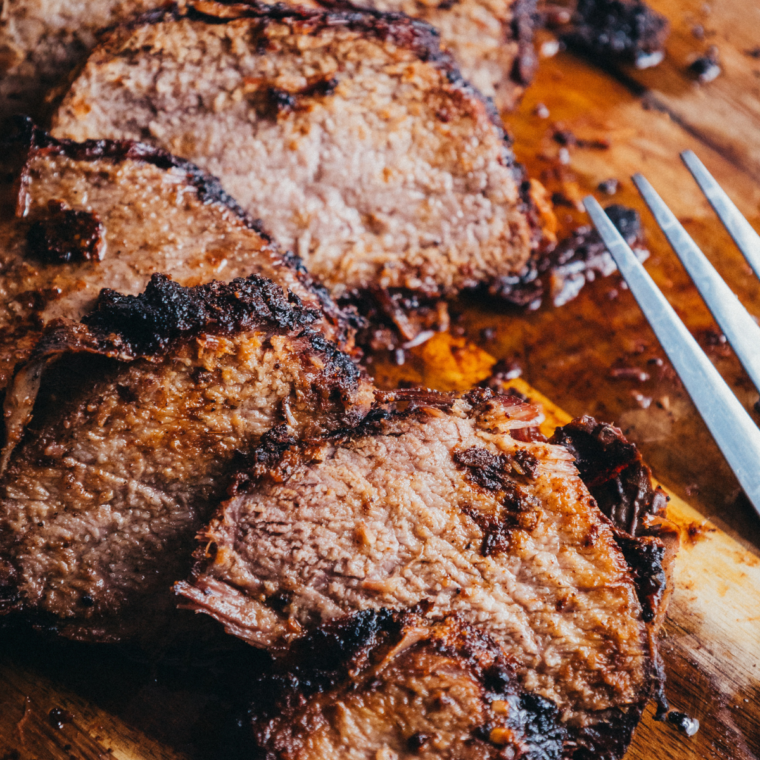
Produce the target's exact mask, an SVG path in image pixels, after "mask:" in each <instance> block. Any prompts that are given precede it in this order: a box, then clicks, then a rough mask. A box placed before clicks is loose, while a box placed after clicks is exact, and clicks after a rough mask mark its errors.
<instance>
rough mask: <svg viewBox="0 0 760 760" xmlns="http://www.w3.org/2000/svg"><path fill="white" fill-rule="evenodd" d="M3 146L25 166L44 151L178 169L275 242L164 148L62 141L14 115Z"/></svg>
mask: <svg viewBox="0 0 760 760" xmlns="http://www.w3.org/2000/svg"><path fill="white" fill-rule="evenodd" d="M0 145H2V148H3V149H4V150H5V151H6V152H7V153H8V154H9V155H10V154H12V153H17V154H19V155H21V156H24V161H25V163H26V162H28V158H29V157H31V156H32V155H33V154H35V153H38V152H40V153H42V152H44V153H46V154H47V155H54V156H66V157H67V158H71V159H72V160H74V161H98V160H106V161H113V162H114V163H117V164H118V163H122V162H124V161H140V162H142V163H146V164H151V165H153V166H155V167H157V168H159V169H164V170H166V169H176V170H178V171H181V172H182V173H183V174H184V175H185V179H186V181H187V182H188V184H190V185H192V186H193V187H195V189H196V190H197V192H198V197H199V198H200V199H201V201H203V202H204V203H219V204H221V205H223V206H226V207H227V208H228V209H229V210H230V211H232V212H233V213H234V214H235V215H236V216H237V217H239V218H240V220H241V221H242V222H243V223H244V224H246V226H248V227H250V228H251V229H252V230H254V231H255V232H257V233H258V234H259V235H260V236H261V237H262V238H264V240H266V241H267V242H268V243H271V242H272V238H271V237H270V236H269V235H268V234H267V232H266V231H265V230H264V229H263V228H262V226H261V222H259V221H258V220H256V219H253V218H252V217H251V216H250V214H248V212H246V211H245V210H244V209H243V208H241V206H239V205H238V203H237V202H236V201H235V200H234V199H233V198H232V197H230V196H229V195H228V194H227V193H226V192H225V191H224V190H223V189H222V186H221V184H220V183H219V180H217V179H216V178H215V177H212V176H211V175H209V174H206V173H205V172H203V171H201V169H199V168H198V167H197V166H196V165H195V164H193V163H192V162H190V161H186V160H184V159H182V158H177V157H176V156H173V155H171V153H167V152H166V151H165V150H162V149H161V148H155V147H153V146H152V145H147V144H146V143H138V142H133V141H131V140H85V141H84V142H81V143H78V142H74V141H73V140H66V139H62V140H59V139H56V138H55V137H53V136H51V135H50V134H48V133H47V132H46V131H45V130H44V129H40V128H39V127H38V126H36V125H35V124H34V122H33V121H32V120H31V119H30V118H29V117H27V116H14V117H13V118H12V119H11V120H10V129H9V134H8V136H7V137H5V138H4V139H3V141H2V143H0ZM19 183H20V188H19V194H20V198H19V205H20V207H21V208H23V197H22V194H23V190H24V175H23V173H22V175H21V177H20V179H19Z"/></svg>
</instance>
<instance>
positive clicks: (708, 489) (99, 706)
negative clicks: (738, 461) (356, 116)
mask: <svg viewBox="0 0 760 760" xmlns="http://www.w3.org/2000/svg"><path fill="white" fill-rule="evenodd" d="M651 4H652V5H653V6H654V7H656V8H658V9H659V10H661V11H662V12H663V13H665V14H666V15H667V16H668V18H669V19H670V21H671V25H672V35H671V38H670V41H669V43H668V58H667V59H666V61H665V62H664V63H663V64H662V65H661V66H660V67H658V68H657V69H654V70H651V71H644V72H636V71H633V70H624V69H619V68H612V69H610V70H608V71H602V70H600V69H599V68H595V67H594V66H591V65H589V64H587V63H586V62H584V61H582V60H580V59H578V58H575V57H572V56H570V55H569V54H564V53H561V54H560V55H558V56H556V57H553V58H545V59H543V60H542V62H541V69H540V72H539V75H538V78H537V81H536V82H535V84H534V85H533V86H532V87H531V89H529V91H528V93H527V95H526V97H525V100H524V102H523V104H522V106H521V108H520V111H519V112H518V113H517V114H512V115H508V116H506V117H505V122H506V124H507V125H508V127H509V129H510V130H511V131H512V133H513V134H514V135H515V137H516V152H517V154H518V157H519V159H520V160H521V161H523V162H524V163H525V164H526V166H527V167H528V170H529V172H530V174H531V176H534V177H537V178H540V179H542V180H543V181H544V182H545V183H546V184H547V186H548V187H549V189H550V191H551V192H556V193H558V195H557V200H558V201H559V202H560V205H558V206H557V209H558V214H559V217H560V222H561V224H562V226H563V228H564V229H569V228H570V227H572V226H573V225H575V224H577V223H579V222H580V221H583V215H582V214H581V213H580V212H579V211H578V209H577V208H575V207H574V204H577V201H578V200H579V199H580V198H581V197H582V195H584V194H585V193H587V192H595V191H596V187H597V185H598V183H599V182H601V181H603V180H606V179H608V178H611V177H614V178H616V179H618V180H620V190H619V192H618V193H617V194H616V195H615V196H612V197H609V198H608V199H607V201H608V202H617V203H623V204H625V205H629V206H633V207H635V208H637V209H639V210H640V211H641V213H642V218H643V219H644V223H645V227H646V231H647V239H648V247H649V249H650V250H651V252H652V255H651V256H650V259H649V260H648V262H647V268H648V269H649V271H650V273H652V275H653V277H654V278H655V280H656V281H657V283H658V284H659V285H660V287H661V288H662V289H663V291H664V292H665V293H666V295H667V296H668V298H669V299H670V300H671V302H672V303H673V304H674V305H675V307H676V309H677V310H678V311H679V313H680V314H681V315H682V317H683V318H684V319H685V321H686V323H687V325H688V326H689V328H690V329H691V330H692V332H693V333H694V334H695V335H696V336H697V338H698V340H699V341H700V343H701V344H702V345H703V347H704V348H705V349H706V351H707V352H708V354H709V355H710V357H711V358H712V359H713V361H714V362H715V363H716V365H717V366H718V368H719V370H720V371H721V373H722V374H723V375H724V377H725V378H726V379H727V381H728V382H729V384H730V385H731V387H732V388H733V389H734V391H735V392H736V393H737V395H738V396H739V398H740V399H741V400H742V402H743V403H744V404H745V405H746V406H747V408H748V409H750V410H751V409H752V407H753V405H754V404H755V402H756V401H757V400H758V394H757V393H756V391H755V390H754V389H753V388H752V386H751V384H750V383H749V382H748V380H747V378H746V376H745V375H744V373H743V371H742V369H741V367H740V366H739V364H738V362H737V361H736V359H735V357H734V356H733V354H732V353H731V352H730V350H729V349H728V348H727V347H726V346H725V344H724V343H723V342H722V341H721V339H720V335H719V333H718V332H717V331H716V326H715V324H714V322H713V321H712V318H711V316H710V315H709V312H708V311H707V309H706V308H705V307H704V305H703V304H702V302H701V301H700V299H699V297H698V295H697V294H696V293H695V291H694V288H693V286H692V285H691V283H690V282H689V280H688V277H687V276H686V275H685V273H684V272H683V270H682V268H681V267H680V265H679V264H678V262H677V260H676V259H675V257H674V255H673V254H672V252H671V251H670V249H669V248H668V246H667V243H666V242H665V241H664V239H663V238H662V236H661V234H660V233H659V232H658V231H657V230H656V229H655V228H654V226H653V225H652V224H651V222H650V219H649V217H648V215H647V214H646V212H645V210H644V208H643V205H642V203H641V202H640V200H639V199H638V197H637V195H636V193H635V192H634V189H633V187H632V185H631V183H630V181H629V179H628V178H629V176H630V175H631V174H632V173H633V172H635V171H642V172H644V173H645V174H646V175H647V177H648V178H649V179H650V181H651V182H652V183H653V184H654V185H655V187H656V188H657V189H658V190H659V191H660V192H661V193H662V194H663V195H664V196H665V197H666V198H667V200H668V202H669V203H670V204H671V206H672V207H673V209H674V211H675V212H676V213H677V214H678V215H679V217H680V218H681V219H682V220H683V221H684V222H685V224H686V227H687V229H689V231H690V232H691V233H692V235H693V236H694V237H695V238H696V239H697V241H698V243H699V244H700V245H701V246H702V247H703V249H704V250H705V252H706V253H707V254H708V256H709V257H710V258H711V260H712V261H713V262H714V263H715V265H716V267H717V268H718V270H719V271H720V272H721V274H722V275H723V276H724V277H725V278H726V280H727V281H728V282H729V284H730V285H731V287H732V288H733V289H734V290H735V291H736V292H737V294H738V295H739V296H740V298H741V299H742V300H743V302H744V303H745V304H746V305H747V306H748V308H749V309H750V311H751V312H752V313H753V314H754V315H755V316H756V317H758V318H760V283H758V282H757V281H756V280H755V279H754V278H753V277H752V276H751V274H750V272H749V270H748V268H747V266H746V264H745V263H744V261H743V259H742V258H741V256H740V255H739V254H738V252H737V251H736V250H735V248H734V247H733V245H732V243H731V241H730V238H729V237H728V236H727V235H726V234H725V232H724V231H723V230H722V228H721V227H720V225H719V224H718V223H717V221H716V220H715V217H714V215H713V214H712V212H711V210H710V208H709V206H708V204H707V203H706V201H705V200H704V199H703V198H702V197H701V195H700V194H699V191H698V190H697V189H696V186H695V185H694V184H693V183H692V182H691V180H690V179H689V176H688V174H687V172H686V170H685V169H684V168H683V167H682V166H681V165H680V163H679V161H678V153H679V151H681V150H684V149H687V148H690V149H692V150H695V151H696V152H697V153H698V154H699V155H700V156H701V158H702V159H703V161H704V162H705V163H706V164H707V166H708V168H709V169H710V170H711V171H712V172H713V173H714V174H715V176H716V177H717V178H718V180H719V181H720V182H721V183H722V184H723V185H724V187H725V188H726V189H727V190H728V192H729V193H730V194H731V195H732V196H733V197H734V199H735V200H736V201H737V203H738V205H739V206H740V208H741V210H742V211H743V212H744V213H745V214H746V215H747V216H748V218H749V219H750V221H751V222H752V223H753V224H755V226H756V227H758V228H760V129H759V128H758V126H759V124H760V59H757V58H755V57H753V56H754V53H753V54H749V53H752V51H753V50H754V49H755V48H756V47H757V46H758V45H760V4H758V3H757V2H755V1H754V0H753V1H752V2H750V1H749V0H721V1H720V3H718V2H715V3H710V4H709V5H708V4H706V3H705V2H704V0H651ZM542 39H543V37H542ZM540 41H541V40H540ZM711 44H714V45H717V47H718V49H719V55H720V59H721V62H722V64H723V67H724V74H723V75H722V76H721V77H719V78H718V79H716V80H715V81H714V82H712V83H710V84H708V85H699V84H697V83H695V82H694V81H693V80H692V79H691V78H690V77H689V75H688V72H687V67H688V64H689V63H690V62H691V60H692V59H693V58H694V57H696V55H698V54H699V53H700V52H703V51H704V50H706V49H707V47H708V46H709V45H711ZM540 105H543V106H545V108H540V107H539V106H540ZM546 110H548V111H549V114H550V115H549V117H548V118H545V117H544V116H543V114H545V111H546ZM558 129H568V130H570V131H571V132H573V133H574V134H576V135H577V136H578V137H580V138H582V139H583V138H585V139H589V140H591V141H592V142H593V141H594V140H597V141H598V140H600V139H606V140H608V141H609V147H608V148H607V149H600V148H583V147H573V146H570V147H569V148H568V149H567V150H568V153H567V155H564V156H563V157H564V160H568V159H569V164H560V163H559V161H558V159H559V158H560V149H561V148H562V147H563V146H560V145H559V144H558V143H557V142H556V140H555V139H554V134H555V132H556V131H557V130H558ZM451 313H452V328H451V332H450V333H449V334H443V335H439V336H436V337H435V338H434V339H433V340H431V341H430V342H428V343H427V344H425V345H423V346H420V347H418V348H416V349H414V350H413V351H411V352H409V353H408V354H407V355H406V357H405V361H404V363H403V364H401V365H399V364H398V363H397V362H396V361H391V360H390V359H389V358H387V357H375V358H374V362H373V364H372V371H373V374H374V375H375V377H376V379H377V382H378V383H379V384H380V385H382V386H385V387H395V386H396V385H397V384H399V383H402V382H403V383H420V384H424V385H429V386H431V387H436V388H440V389H442V390H447V389H460V390H463V389H466V388H468V387H470V385H471V384H473V383H475V382H478V381H479V380H481V379H483V378H484V377H485V376H487V375H488V374H489V372H490V369H491V367H492V365H493V364H494V362H495V361H496V360H497V359H501V360H505V361H507V362H509V364H510V366H512V367H513V369H514V373H515V374H519V373H521V374H522V379H516V380H515V381H514V385H515V386H516V387H517V388H518V389H519V390H521V391H522V392H524V393H526V394H527V395H529V396H531V397H532V398H534V399H535V400H537V401H541V402H542V403H544V405H545V408H546V410H547V421H546V423H545V428H546V430H547V431H550V430H551V429H553V427H554V426H555V425H556V424H560V423H563V422H565V421H566V420H567V419H568V415H567V414H565V413H564V412H562V411H560V410H559V409H558V408H557V407H555V406H554V405H552V404H551V403H549V402H548V401H546V399H545V398H544V397H542V396H540V394H539V391H542V392H543V393H545V394H546V395H547V396H549V397H551V398H552V400H553V401H554V402H556V403H557V404H559V405H560V406H562V407H563V408H564V409H566V410H567V411H568V412H570V413H572V414H574V415H578V414H583V413H591V414H594V415H595V416H597V417H599V418H600V419H603V420H608V421H616V422H618V423H619V424H620V425H621V426H622V427H623V429H624V431H625V432H626V433H627V434H628V435H629V436H630V437H631V438H632V439H633V440H635V441H636V442H637V443H638V444H639V445H640V447H641V448H642V450H643V452H644V454H645V457H646V459H647V461H648V462H649V463H650V464H651V465H652V466H653V468H654V470H655V474H656V475H657V476H658V477H659V478H660V479H661V480H663V481H664V482H665V483H666V484H667V485H668V487H669V488H670V490H671V492H672V493H674V494H676V495H675V496H674V497H673V499H672V501H671V503H670V508H669V509H670V516H671V518H672V519H673V520H674V521H675V522H676V523H677V524H678V525H679V526H680V528H681V533H682V544H683V547H682V550H681V553H680V555H679V558H678V562H677V565H676V592H675V595H674V597H673V600H672V602H671V607H670V612H669V615H668V618H667V620H666V623H665V626H664V638H663V641H662V652H663V655H664V659H665V664H666V670H667V675H668V696H669V697H670V699H671V701H672V703H673V706H674V707H675V708H677V709H680V710H684V711H685V712H687V713H689V714H690V715H693V716H695V717H697V718H698V719H699V720H700V722H701V724H702V728H701V730H700V732H699V733H698V734H697V735H696V736H695V737H693V738H691V739H689V738H686V737H683V736H682V735H680V734H679V733H677V732H676V731H675V730H674V729H673V728H672V727H669V726H663V725H662V724H657V723H655V722H654V721H652V719H651V713H649V714H648V715H647V717H646V718H645V720H644V722H643V724H642V725H641V726H640V727H639V729H638V731H637V733H636V736H635V739H634V742H633V745H632V747H631V750H630V752H629V754H628V757H629V758H637V759H641V760H643V759H644V758H646V759H647V760H687V759H693V760H697V759H699V760H702V758H722V759H725V760H748V759H749V758H755V759H758V758H760V551H759V550H758V547H760V520H758V518H757V516H756V515H755V514H754V512H753V511H752V509H751V507H750V506H749V505H748V504H747V503H746V501H745V500H743V499H742V498H741V496H740V495H739V491H738V488H737V485H736V482H735V480H734V478H733V475H732V474H731V472H730V470H729V469H728V468H727V466H726V464H725V462H724V461H723V459H722V457H721V456H720V454H719V453H718V451H717V449H716V448H715V446H714V444H713V442H712V440H711V438H710V436H709V434H708V433H707V431H706V430H705V428H704V426H703V425H702V423H701V422H700V420H699V418H698V416H697V414H696V412H695V410H694V408H693V407H692V406H691V403H690V401H689V399H688V397H687V396H686V394H685V392H684V390H683V387H682V386H681V385H680V383H679V382H678V380H677V378H676V377H675V376H674V374H673V373H672V370H671V369H670V367H669V365H668V363H667V360H666V359H665V358H664V355H663V353H662V351H661V349H660V347H659V345H658V344H657V341H656V339H655V338H654V336H653V335H652V333H651V331H650V330H649V328H648V326H647V325H646V323H645V321H644V319H643V317H642V316H641V314H640V312H639V310H638V308H637V307H636V304H635V303H634V302H633V299H632V298H631V297H630V294H629V293H627V292H626V290H625V288H624V285H623V284H622V283H621V282H620V280H619V278H618V277H616V276H613V277H609V278H599V279H597V280H596V281H594V282H592V283H590V284H589V285H587V286H586V287H585V288H584V289H583V291H581V293H580V295H579V296H578V297H577V298H576V299H575V300H572V301H570V302H569V303H566V304H564V305H563V306H560V307H555V306H553V305H552V304H551V302H550V300H549V302H545V304H544V305H543V306H542V308H541V309H539V310H538V311H535V312H532V313H530V314H525V313H522V312H518V311H516V310H513V309H509V308H506V307H504V306H503V305H500V304H497V303H486V302H482V301H473V300H470V301H465V302H463V303H460V304H454V305H453V306H452V309H451ZM621 368H622V369H624V370H637V371H632V372H631V371H624V372H622V373H621V372H619V370H620V369H621ZM526 381H527V382H526ZM528 383H530V385H528ZM753 413H754V412H753ZM756 419H760V418H759V417H756ZM679 497H681V498H679ZM687 502H688V504H687ZM690 505H691V506H690ZM708 518H709V519H708ZM251 651H252V650H251V648H250V647H245V646H244V645H242V644H240V645H238V644H237V642H234V641H227V642H226V643H224V644H222V645H219V643H218V642H206V641H204V642H199V643H198V644H197V647H196V648H195V649H194V650H189V651H184V652H182V653H180V655H177V653H176V652H172V660H171V662H169V663H167V662H166V661H163V660H159V661H153V662H152V661H146V660H144V659H139V658H137V657H134V656H132V655H130V653H125V652H121V651H117V650H114V649H113V648H109V647H87V646H79V645H74V644H67V643H61V642H56V641H50V640H46V639H44V638H43V637H38V636H36V635H32V634H27V633H9V632H6V633H3V634H2V635H0V760H48V758H50V759H51V760H95V759H96V758H98V759H99V758H109V757H115V758H120V759H123V760H127V759H129V760H148V759H154V760H164V759H167V760H168V759H169V758H172V759H173V760H180V759H183V760H196V759H197V760H217V759H218V758H224V759H225V760H231V758H233V757H235V755H234V748H233V747H230V746H228V744H227V743H225V742H226V739H227V737H228V736H229V735H231V733H232V732H231V731H230V729H229V721H230V719H231V718H230V716H231V715H232V714H233V713H234V709H235V706H236V704H235V700H236V699H237V697H238V695H239V694H240V693H242V692H243V689H244V685H245V681H246V673H247V672H249V671H250V668H251V667H255V661H254V662H251V656H252V655H251ZM51 711H53V712H52V715H51Z"/></svg>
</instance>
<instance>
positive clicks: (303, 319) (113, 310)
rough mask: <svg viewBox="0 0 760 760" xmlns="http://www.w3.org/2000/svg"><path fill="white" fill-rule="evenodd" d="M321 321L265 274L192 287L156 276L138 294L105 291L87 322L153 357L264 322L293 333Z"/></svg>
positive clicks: (88, 316)
mask: <svg viewBox="0 0 760 760" xmlns="http://www.w3.org/2000/svg"><path fill="white" fill-rule="evenodd" d="M317 319H319V312H318V311H316V310H315V309H308V308H306V307H304V306H303V305H302V304H301V301H300V299H299V298H298V297H297V296H296V295H294V294H292V293H290V292H286V291H284V290H283V289H282V288H281V287H280V286H279V285H276V284H275V283H273V282H272V281H271V280H267V279H266V278H264V277H260V276H259V275H251V276H250V277H246V278H236V279H234V280H233V281H232V282H230V283H223V282H216V281H214V282H210V283H207V284H205V285H198V286H196V287H192V288H187V287H184V286H182V285H179V284H177V283H176V282H173V281H172V280H170V279H169V278H168V277H167V276H166V275H163V274H154V275H153V277H151V280H150V282H149V283H148V285H147V287H146V288H145V291H144V292H143V293H141V294H140V295H137V296H125V295H122V294H121V293H117V292H116V291H114V290H110V289H107V288H106V289H104V290H102V291H101V293H100V296H99V298H98V302H97V304H96V306H95V309H94V311H93V312H92V313H91V314H89V315H87V316H86V317H85V318H84V319H83V322H84V323H85V324H87V325H89V326H90V327H93V328H97V329H99V330H102V331H103V332H106V333H117V334H119V335H121V337H122V338H123V340H124V342H125V343H126V344H127V345H129V346H130V348H131V349H132V350H133V351H134V353H135V354H142V355H149V354H153V353H156V352H158V351H162V350H165V349H166V347H167V346H168V344H169V343H170V342H171V341H172V340H175V339H177V338H180V337H182V336H185V335H191V334H195V333H198V332H201V331H206V332H212V333H217V334H234V333H236V332H239V331H241V330H245V329H251V328H252V327H254V326H257V325H262V324H269V325H272V326H275V327H278V328H282V329H286V330H293V329H296V328H298V327H305V326H307V325H310V324H312V323H313V322H315V321H316V320H317Z"/></svg>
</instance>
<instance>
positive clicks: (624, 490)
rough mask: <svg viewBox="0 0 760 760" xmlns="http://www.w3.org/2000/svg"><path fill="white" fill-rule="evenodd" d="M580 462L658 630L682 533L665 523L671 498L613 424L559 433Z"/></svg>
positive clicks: (555, 439) (575, 424)
mask: <svg viewBox="0 0 760 760" xmlns="http://www.w3.org/2000/svg"><path fill="white" fill-rule="evenodd" d="M550 442H551V443H556V444H559V445H561V446H564V447H565V448H567V449H568V450H569V451H570V452H571V453H572V454H573V456H574V457H575V466H576V467H577V468H578V472H579V473H580V476H581V479H582V480H583V482H584V483H585V484H586V486H587V487H588V489H589V491H590V492H591V495H592V496H593V497H594V499H595V500H596V503H597V505H598V506H599V508H600V509H601V510H602V512H603V513H604V514H605V515H606V516H607V517H608V518H609V519H610V520H611V521H612V524H613V525H614V526H615V529H616V540H617V543H618V545H619V546H620V549H621V551H622V552H623V555H624V556H625V559H626V562H627V563H628V565H629V566H630V568H631V570H632V572H633V574H634V578H635V579H636V585H637V589H638V593H639V600H640V601H641V605H642V609H643V611H644V616H645V620H646V621H647V622H648V623H654V627H655V628H658V627H659V625H660V624H661V623H662V619H663V618H664V616H665V612H666V610H667V603H668V601H669V598H670V594H671V593H672V585H673V584H672V571H673V562H674V561H675V555H676V553H677V551H678V543H679V541H678V530H677V529H676V528H675V527H674V526H673V525H672V523H670V522H669V521H668V520H667V519H666V518H665V509H666V506H667V503H668V496H667V494H666V493H665V491H663V489H662V488H661V487H660V486H657V487H656V488H655V487H654V486H653V484H652V473H651V470H650V469H649V467H648V466H647V465H646V464H645V463H644V460H643V458H642V456H641V452H640V451H639V450H638V448H637V447H636V444H634V443H631V442H630V441H628V439H627V438H626V437H625V436H624V435H623V432H622V430H620V429H619V428H616V427H615V426H614V425H609V424H606V423H603V422H597V421H596V420H595V419H594V418H593V417H589V416H584V417H579V418H577V419H575V420H573V421H572V422H571V423H569V424H567V425H564V426H563V427H560V428H557V430H556V431H555V433H554V435H553V436H552V438H551V439H550Z"/></svg>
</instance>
